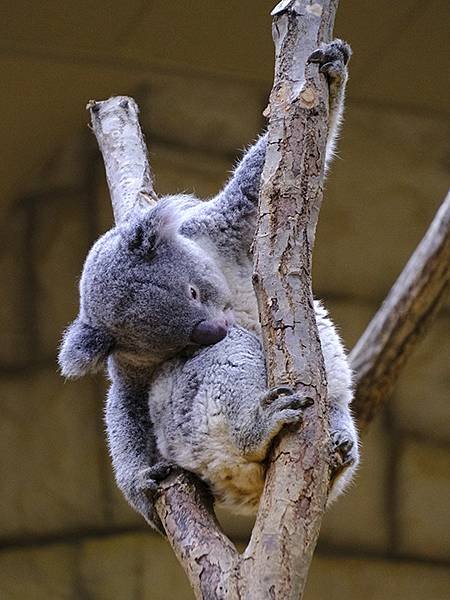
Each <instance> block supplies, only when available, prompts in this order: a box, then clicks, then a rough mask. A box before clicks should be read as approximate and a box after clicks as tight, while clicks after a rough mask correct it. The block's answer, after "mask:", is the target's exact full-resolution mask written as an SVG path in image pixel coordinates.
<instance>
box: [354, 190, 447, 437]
mask: <svg viewBox="0 0 450 600" xmlns="http://www.w3.org/2000/svg"><path fill="white" fill-rule="evenodd" d="M449 266H450V193H449V194H448V195H447V197H446V199H445V200H444V202H443V203H442V205H441V207H440V209H439V211H438V212H437V214H436V216H435V218H434V219H433V222H432V223H431V225H430V227H429V229H428V231H427V232H426V234H425V236H424V238H423V239H422V241H421V242H420V244H419V246H418V247H417V248H416V250H415V251H414V253H413V255H412V256H411V258H410V260H409V261H408V263H407V264H406V267H405V268H404V269H403V271H402V273H401V274H400V276H399V278H398V279H397V281H396V282H395V284H394V286H393V287H392V289H391V291H390V292H389V294H388V296H387V297H386V300H385V301H384V302H383V304H382V306H381V307H380V309H379V310H378V312H377V313H376V315H375V316H374V317H373V319H372V321H371V322H370V323H369V325H368V327H367V329H366V331H365V332H364V333H363V335H362V336H361V338H360V339H359V341H358V343H357V344H356V346H355V347H354V349H353V350H352V352H351V354H350V362H351V366H352V368H353V370H354V372H355V382H356V389H355V400H354V403H353V407H354V411H355V414H356V417H357V419H358V425H359V428H360V429H361V430H364V429H365V428H366V427H367V425H368V424H369V423H370V421H371V420H372V419H373V417H374V416H375V414H376V413H377V412H378V411H379V410H380V409H381V408H382V407H383V406H384V404H385V403H386V401H387V399H388V398H389V396H390V393H391V392H392V389H393V387H394V386H395V382H396V381H397V379H398V375H399V373H400V370H401V369H402V367H403V366H404V364H405V362H406V360H407V358H408V356H409V355H410V354H411V352H412V350H413V348H414V347H415V345H416V344H417V342H418V340H419V339H420V338H421V337H422V336H423V334H424V333H425V331H426V330H427V328H428V327H429V325H430V323H431V321H432V318H433V316H434V315H435V314H436V312H437V310H438V308H439V306H440V303H441V300H442V298H443V297H444V296H445V292H446V290H447V289H448V282H449V272H450V271H449Z"/></svg>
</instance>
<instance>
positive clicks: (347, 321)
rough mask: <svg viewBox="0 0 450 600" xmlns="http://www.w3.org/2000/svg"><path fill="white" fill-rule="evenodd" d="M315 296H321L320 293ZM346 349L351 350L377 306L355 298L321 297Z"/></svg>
mask: <svg viewBox="0 0 450 600" xmlns="http://www.w3.org/2000/svg"><path fill="white" fill-rule="evenodd" d="M316 297H318V298H321V296H320V294H316ZM321 299H322V301H323V304H324V306H325V307H326V309H327V310H328V312H329V314H330V317H331V318H332V320H333V323H334V324H335V325H336V327H337V329H338V331H339V334H340V336H341V338H342V341H343V342H344V345H345V347H346V348H347V350H351V349H352V347H353V346H354V345H355V343H356V342H357V341H358V339H359V338H360V337H361V335H362V334H363V333H364V330H365V329H366V327H367V325H368V324H369V322H370V320H371V319H372V317H373V316H374V314H375V312H376V309H377V306H376V304H374V303H371V302H364V301H361V300H360V299H358V298H356V299H353V298H343V299H341V298H333V297H332V298H330V299H328V298H327V297H326V296H325V297H323V298H321Z"/></svg>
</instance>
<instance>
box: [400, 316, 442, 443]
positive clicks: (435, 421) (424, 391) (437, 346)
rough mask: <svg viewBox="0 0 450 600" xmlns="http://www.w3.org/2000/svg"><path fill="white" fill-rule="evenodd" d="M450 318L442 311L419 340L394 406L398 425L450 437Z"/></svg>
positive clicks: (440, 438)
mask: <svg viewBox="0 0 450 600" xmlns="http://www.w3.org/2000/svg"><path fill="white" fill-rule="evenodd" d="M449 365H450V319H449V318H448V316H446V315H445V314H442V315H441V316H440V317H439V318H437V319H436V321H435V322H434V323H433V325H432V327H431V329H430V331H428V332H427V334H426V336H425V337H424V338H423V339H422V340H421V341H420V342H419V343H418V345H417V348H416V349H415V351H414V353H413V354H412V356H411V357H410V358H409V360H408V363H407V364H406V366H405V369H404V370H403V371H402V373H401V376H400V377H399V381H398V385H397V389H396V393H395V397H394V399H393V407H394V410H395V413H396V422H397V426H398V427H399V428H400V429H401V430H404V431H407V432H411V433H414V434H419V435H421V436H427V437H430V438H434V439H436V440H442V441H443V442H448V441H449V440H450V419H449V396H450V369H449Z"/></svg>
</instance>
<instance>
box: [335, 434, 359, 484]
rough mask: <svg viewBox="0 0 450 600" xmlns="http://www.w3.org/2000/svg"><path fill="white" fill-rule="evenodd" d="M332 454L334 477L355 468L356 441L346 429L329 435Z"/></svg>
mask: <svg viewBox="0 0 450 600" xmlns="http://www.w3.org/2000/svg"><path fill="white" fill-rule="evenodd" d="M331 440H332V443H333V449H334V454H335V456H336V473H335V477H336V476H337V475H338V474H339V473H341V472H342V471H343V470H344V469H347V468H348V467H351V466H356V465H357V464H358V462H359V450H358V440H357V439H355V437H354V434H353V433H352V432H351V431H348V430H346V429H339V430H337V431H333V432H332V434H331Z"/></svg>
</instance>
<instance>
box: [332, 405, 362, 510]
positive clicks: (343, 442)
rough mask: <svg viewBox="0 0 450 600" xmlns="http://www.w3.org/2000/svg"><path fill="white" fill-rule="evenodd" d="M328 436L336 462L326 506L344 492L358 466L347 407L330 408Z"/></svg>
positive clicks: (352, 428)
mask: <svg viewBox="0 0 450 600" xmlns="http://www.w3.org/2000/svg"><path fill="white" fill-rule="evenodd" d="M330 435H331V441H332V444H333V450H334V455H335V460H336V468H335V472H334V474H333V481H332V485H331V490H330V493H329V496H328V505H330V504H331V503H332V502H333V501H334V500H336V498H337V497H338V496H339V495H340V494H341V493H342V492H343V491H344V489H345V488H346V487H347V486H348V484H349V483H350V481H351V480H352V478H353V475H354V474H355V471H356V468H357V467H358V464H359V447H358V434H357V431H356V427H355V425H354V422H353V418H352V415H351V413H350V408H349V406H339V405H337V404H332V405H331V407H330Z"/></svg>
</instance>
